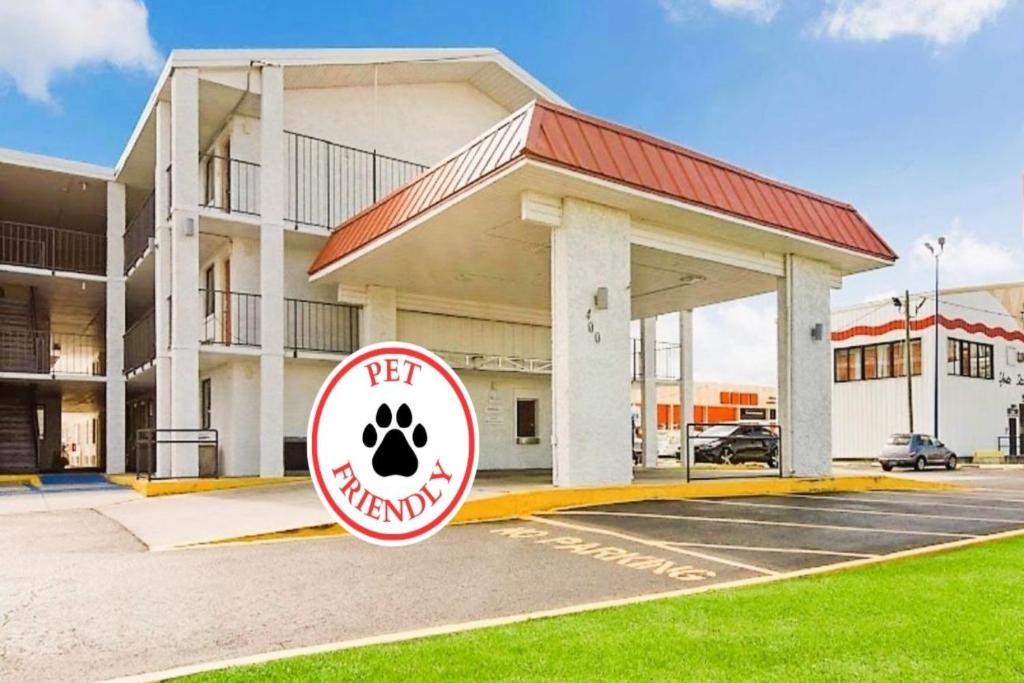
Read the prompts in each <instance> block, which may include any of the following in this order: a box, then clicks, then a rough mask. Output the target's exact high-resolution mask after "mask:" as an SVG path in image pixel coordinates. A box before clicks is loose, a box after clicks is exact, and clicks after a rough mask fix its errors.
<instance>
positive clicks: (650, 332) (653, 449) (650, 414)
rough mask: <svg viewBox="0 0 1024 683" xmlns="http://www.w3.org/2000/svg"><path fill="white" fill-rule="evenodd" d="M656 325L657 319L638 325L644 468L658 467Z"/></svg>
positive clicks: (649, 319)
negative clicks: (640, 356)
mask: <svg viewBox="0 0 1024 683" xmlns="http://www.w3.org/2000/svg"><path fill="white" fill-rule="evenodd" d="M657 324H658V319H657V318H644V319H643V320H642V321H641V323H640V348H641V349H642V358H643V375H642V377H641V378H640V382H641V390H640V409H641V413H640V415H641V423H642V424H643V456H644V467H657V466H658V373H657V370H656V350H657Z"/></svg>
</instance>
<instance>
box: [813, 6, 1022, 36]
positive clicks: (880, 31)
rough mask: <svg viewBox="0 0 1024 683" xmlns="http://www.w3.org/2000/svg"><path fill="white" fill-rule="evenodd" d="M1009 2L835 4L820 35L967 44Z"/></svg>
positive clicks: (825, 17)
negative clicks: (919, 39) (965, 42)
mask: <svg viewBox="0 0 1024 683" xmlns="http://www.w3.org/2000/svg"><path fill="white" fill-rule="evenodd" d="M1007 1H1008V0H835V2H834V3H833V6H832V7H831V8H830V9H828V10H826V11H825V13H824V14H823V15H822V17H821V19H820V23H819V25H818V32H819V34H820V35H826V36H829V37H830V38H841V39H848V40H861V41H884V40H889V39H891V38H896V37H899V36H917V37H920V38H924V39H925V40H927V41H929V42H932V43H934V44H936V45H940V46H941V45H950V44H952V43H958V42H961V41H964V40H966V39H967V38H969V37H970V36H971V35H973V34H974V33H976V32H977V31H978V30H979V29H980V28H981V26H982V24H984V23H985V22H986V21H989V20H990V19H992V18H994V17H995V16H996V15H997V14H999V13H1000V12H1001V11H1002V10H1003V8H1005V7H1006V5H1007Z"/></svg>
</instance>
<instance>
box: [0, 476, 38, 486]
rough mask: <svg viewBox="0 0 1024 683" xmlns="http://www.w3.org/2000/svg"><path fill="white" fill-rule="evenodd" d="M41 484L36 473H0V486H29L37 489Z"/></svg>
mask: <svg viewBox="0 0 1024 683" xmlns="http://www.w3.org/2000/svg"><path fill="white" fill-rule="evenodd" d="M42 485H43V483H42V481H41V480H40V479H39V475H38V474H0V486H31V487H32V488H34V489H37V488H39V487H41V486H42Z"/></svg>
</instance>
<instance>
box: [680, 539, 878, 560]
mask: <svg viewBox="0 0 1024 683" xmlns="http://www.w3.org/2000/svg"><path fill="white" fill-rule="evenodd" d="M665 543H668V544H670V545H677V546H679V547H681V548H710V549H712V550H741V551H742V550H748V551H750V552H757V553H781V554H791V555H829V556H835V557H856V558H869V557H881V555H876V554H874V553H851V552H846V551H843V550H814V549H811V548H768V547H765V546H758V545H726V544H724V543H691V542H690V541H665Z"/></svg>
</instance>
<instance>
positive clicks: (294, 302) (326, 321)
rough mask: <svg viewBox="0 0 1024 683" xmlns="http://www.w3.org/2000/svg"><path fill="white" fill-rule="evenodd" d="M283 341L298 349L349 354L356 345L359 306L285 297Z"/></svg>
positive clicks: (294, 350)
mask: <svg viewBox="0 0 1024 683" xmlns="http://www.w3.org/2000/svg"><path fill="white" fill-rule="evenodd" d="M284 305H285V334H286V338H285V343H284V346H285V348H286V349H291V350H292V352H293V354H294V355H297V354H298V352H299V351H316V352H324V353H351V352H352V351H355V350H356V348H358V346H359V307H358V306H352V305H349V304H339V303H334V302H327V301H310V300H307V299H292V298H285V300H284Z"/></svg>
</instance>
